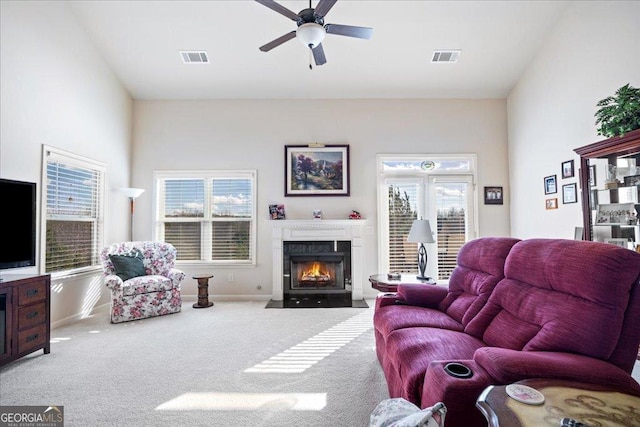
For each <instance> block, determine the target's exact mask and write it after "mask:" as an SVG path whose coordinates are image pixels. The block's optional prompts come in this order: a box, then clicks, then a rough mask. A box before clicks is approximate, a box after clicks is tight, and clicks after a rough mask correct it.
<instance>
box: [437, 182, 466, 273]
mask: <svg viewBox="0 0 640 427" xmlns="http://www.w3.org/2000/svg"><path fill="white" fill-rule="evenodd" d="M434 185H435V191H436V207H437V232H436V234H437V238H436V242H437V245H438V279H439V280H446V279H449V277H450V276H451V272H452V271H453V269H454V268H455V267H456V265H457V256H458V251H459V250H460V248H461V247H462V245H464V243H465V242H466V241H467V212H466V208H467V206H468V203H467V197H468V194H467V192H468V184H467V183H460V182H436V183H435V184H434Z"/></svg>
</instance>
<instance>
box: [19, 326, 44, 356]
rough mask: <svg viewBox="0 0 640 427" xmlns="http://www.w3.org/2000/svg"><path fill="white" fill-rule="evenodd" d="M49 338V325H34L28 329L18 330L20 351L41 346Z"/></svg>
mask: <svg viewBox="0 0 640 427" xmlns="http://www.w3.org/2000/svg"><path fill="white" fill-rule="evenodd" d="M46 340H47V326H46V325H45V324H42V325H38V326H34V327H33V328H30V329H27V330H26V331H22V332H18V353H22V352H25V351H26V352H28V351H30V350H32V349H34V348H37V347H41V346H42V345H43V344H44V343H45V342H46Z"/></svg>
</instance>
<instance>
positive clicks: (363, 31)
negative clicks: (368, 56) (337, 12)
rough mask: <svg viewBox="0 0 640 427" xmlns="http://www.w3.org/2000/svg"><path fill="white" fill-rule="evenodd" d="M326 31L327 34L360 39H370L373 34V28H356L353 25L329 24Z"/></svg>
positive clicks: (325, 27)
mask: <svg viewBox="0 0 640 427" xmlns="http://www.w3.org/2000/svg"><path fill="white" fill-rule="evenodd" d="M324 29H325V30H326V31H327V34H335V35H338V36H348V37H356V38H359V39H370V38H371V35H372V34H373V28H369V27H354V26H352V25H340V24H327V25H325V26H324Z"/></svg>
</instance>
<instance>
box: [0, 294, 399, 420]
mask: <svg viewBox="0 0 640 427" xmlns="http://www.w3.org/2000/svg"><path fill="white" fill-rule="evenodd" d="M370 306H373V304H370ZM372 316H373V309H372V308H368V309H363V308H315V309H265V308H264V302H225V301H221V302H216V303H215V305H214V306H213V307H211V308H207V309H193V308H192V307H191V303H187V302H185V303H184V305H183V311H182V312H181V313H178V314H172V315H168V316H161V317H157V318H152V319H145V320H141V321H136V322H127V323H121V324H116V325H113V324H110V323H109V320H108V313H106V312H105V311H103V312H101V313H97V314H95V315H94V316H92V317H90V318H87V319H85V320H83V321H81V322H78V323H74V324H72V325H69V326H65V327H61V328H58V329H54V330H53V331H52V346H51V354H48V355H43V354H42V351H38V352H36V353H34V354H33V355H30V356H27V357H25V358H23V359H20V360H19V361H16V362H13V363H11V364H9V365H7V366H4V367H3V368H0V405H58V406H64V411H65V425H66V426H107V425H109V426H174V425H185V426H205V425H207V426H212V425H224V426H245V425H251V426H367V425H368V423H369V416H370V413H371V411H372V410H373V408H374V407H375V406H376V405H377V404H378V402H379V401H381V400H383V399H386V398H388V394H387V387H386V383H385V381H384V376H383V374H382V371H381V368H380V366H379V364H378V361H377V359H376V355H375V345H374V338H373V329H372Z"/></svg>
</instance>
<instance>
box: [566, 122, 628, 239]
mask: <svg viewBox="0 0 640 427" xmlns="http://www.w3.org/2000/svg"><path fill="white" fill-rule="evenodd" d="M574 151H575V152H576V153H577V154H578V155H580V170H581V174H580V184H581V193H582V218H583V224H584V239H585V240H595V239H594V237H596V236H595V234H596V233H595V231H594V227H601V228H603V229H606V230H607V231H608V230H609V229H610V230H611V238H613V239H615V238H626V237H628V235H630V234H633V235H634V236H633V238H634V241H635V243H636V244H640V236H639V234H640V233H639V231H640V230H639V227H640V226H638V222H637V218H636V221H635V223H631V222H626V223H625V222H621V221H619V220H615V221H606V220H605V219H603V220H602V221H599V220H598V215H599V213H600V212H601V210H602V209H603V207H604V206H605V204H606V206H609V207H613V208H616V207H618V208H622V210H623V211H628V210H629V208H631V209H634V208H635V210H636V212H634V213H633V214H634V215H640V212H638V210H639V209H640V204H639V203H640V200H639V196H640V185H639V183H638V182H637V181H640V180H637V179H634V180H632V179H630V178H632V177H629V178H628V179H627V181H626V182H625V181H622V182H620V183H613V184H611V185H608V186H605V184H604V179H603V178H604V177H601V178H600V179H599V180H598V181H600V182H599V183H598V184H599V185H597V186H593V185H592V184H593V183H594V182H593V181H592V178H593V177H590V171H591V169H590V167H591V166H592V165H594V164H595V163H596V162H594V160H595V159H606V160H607V164H608V165H617V162H618V159H623V158H626V159H635V165H634V166H635V169H634V170H635V172H634V173H632V175H634V174H635V175H637V174H640V129H637V130H634V131H631V132H628V133H626V134H624V135H622V136H617V137H613V138H609V139H605V140H602V141H599V142H595V143H593V144H589V145H585V146H584V147H580V148H576V149H575V150H574ZM601 175H602V174H601ZM599 194H600V195H601V196H604V197H600V198H599V197H598V195H599ZM603 199H604V202H603ZM594 215H596V221H594ZM630 221H631V220H630Z"/></svg>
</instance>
